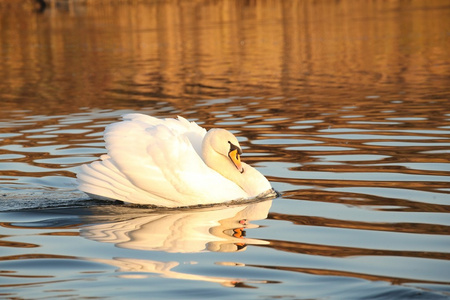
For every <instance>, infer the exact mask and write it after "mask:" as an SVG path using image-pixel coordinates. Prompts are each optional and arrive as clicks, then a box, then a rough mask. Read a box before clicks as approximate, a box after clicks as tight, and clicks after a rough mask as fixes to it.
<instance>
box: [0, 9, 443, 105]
mask: <svg viewBox="0 0 450 300" xmlns="http://www.w3.org/2000/svg"><path fill="white" fill-rule="evenodd" d="M73 3H74V6H73V7H69V8H67V10H65V9H56V8H53V9H48V10H46V11H44V12H43V13H42V14H37V13H34V12H33V11H31V10H27V9H15V10H14V9H3V10H2V11H1V12H0V14H1V15H0V19H1V21H0V22H1V27H2V29H1V30H0V53H1V56H2V59H1V60H0V79H1V80H0V82H1V83H0V89H1V90H2V98H3V99H4V100H3V102H4V103H3V104H2V106H5V105H6V106H7V107H8V108H9V109H8V110H12V109H30V108H32V109H33V110H36V111H45V112H46V113H48V112H49V111H53V112H54V113H56V112H57V111H67V110H68V109H70V108H72V109H73V108H79V107H83V106H88V107H97V106H99V105H100V104H101V103H104V102H105V101H110V100H109V99H114V100H116V101H115V102H114V107H115V108H120V107H122V106H124V105H125V103H124V101H126V102H128V101H142V100H155V101H161V100H163V101H166V102H169V103H172V105H174V106H175V107H178V108H180V107H185V106H189V105H191V104H192V101H193V100H197V99H201V98H219V97H224V96H225V97H229V96H230V95H232V96H247V95H251V96H266V95H271V96H275V95H278V96H284V97H296V99H305V100H307V99H310V98H313V99H321V100H336V99H339V101H340V102H341V103H342V102H343V101H344V102H347V101H348V102H353V101H354V100H355V98H359V99H360V98H361V96H362V97H364V96H373V95H377V96H380V95H386V94H389V95H396V96H397V97H401V98H402V99H416V98H422V97H433V98H441V97H445V96H446V95H448V90H447V89H446V87H447V86H448V85H449V84H450V81H449V78H448V74H449V71H450V67H449V64H448V49H449V47H450V42H449V38H448V29H449V26H450V22H449V20H448V9H447V7H446V6H445V5H446V1H445V0H434V1H427V2H426V4H425V3H424V2H423V1H407V2H405V1H373V2H370V3H366V2H364V1H361V2H357V3H353V2H352V3H350V2H347V1H314V2H311V1H206V2H203V3H199V2H192V1H181V2H180V1H144V2H136V3H134V4H130V5H125V4H117V5H110V4H108V2H104V1H103V2H99V3H97V4H94V3H88V4H83V3H82V2H73ZM424 83H426V86H425V87H424V86H423V84H424ZM355 90H356V91H357V92H358V93H356V94H355V92H354V91H355ZM39 101H45V102H46V103H47V104H48V106H46V107H42V106H41V105H39V104H38V103H39ZM376 101H377V100H376V98H372V99H370V100H368V101H367V103H370V102H376ZM5 102H6V103H5ZM296 102H298V101H296Z"/></svg>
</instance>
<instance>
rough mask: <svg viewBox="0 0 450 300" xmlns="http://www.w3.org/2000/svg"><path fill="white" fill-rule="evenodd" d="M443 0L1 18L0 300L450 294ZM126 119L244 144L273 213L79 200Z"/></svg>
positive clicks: (259, 205)
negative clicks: (225, 134)
mask: <svg viewBox="0 0 450 300" xmlns="http://www.w3.org/2000/svg"><path fill="white" fill-rule="evenodd" d="M449 12H450V8H449V6H448V4H447V2H446V1H438V0H436V1H426V3H425V2H424V1H408V2H404V1H372V2H361V3H351V4H350V3H347V2H345V1H344V2H333V1H315V2H308V1H258V2H253V1H250V2H248V1H247V2H245V1H209V2H208V1H207V2H204V3H203V2H202V3H200V2H192V1H166V2H159V1H155V2H153V1H136V2H133V1H130V2H128V3H122V2H114V1H111V2H109V1H100V2H96V3H94V2H92V3H89V4H83V3H81V2H77V1H68V2H57V5H55V6H49V7H48V8H47V9H45V10H44V11H43V12H41V13H39V12H36V11H35V8H34V7H29V6H27V5H24V4H17V3H15V2H11V3H9V2H8V1H4V2H3V4H1V6H0V190H1V191H0V192H1V193H0V247H1V248H0V278H1V279H0V295H2V297H5V298H7V299H8V298H24V299H41V298H45V299H48V298H52V297H66V298H69V299H71V298H73V299H75V298H77V299H78V298H83V297H86V298H88V297H101V298H111V299H122V298H125V297H127V298H133V299H139V298H142V299H148V298H149V297H152V298H156V299H159V298H167V299H190V298H191V299H199V298H223V299H229V298H231V297H239V298H240V299H273V298H285V299H364V298H366V299H373V298H388V299H389V298H395V299H402V298H403V299H410V298H419V299H445V298H448V297H450V272H449V271H448V270H450V262H449V260H450V253H449V250H450V238H449V232H450V230H449V229H450V217H449V212H450V90H449V86H450V76H449V75H450V63H449V54H448V49H449V48H450V39H449V34H450V21H449V18H448V15H449ZM129 112H141V113H145V114H150V115H153V116H157V117H175V116H176V115H182V116H184V117H186V118H188V119H189V120H191V121H196V122H197V123H199V124H200V125H202V126H204V127H205V128H207V129H209V128H213V127H223V128H227V129H229V130H231V131H232V132H233V133H235V134H236V135H237V136H238V139H239V141H240V143H241V145H242V146H243V150H244V155H243V160H244V161H245V162H247V163H250V164H252V165H253V166H255V167H256V168H258V169H259V170H260V171H261V172H262V173H263V174H264V175H266V176H267V178H268V179H269V180H270V181H271V183H272V185H273V187H274V188H275V189H276V190H277V191H279V192H280V193H281V197H279V198H277V199H272V200H267V201H261V202H252V203H244V204H242V203H241V204H232V205H227V206H222V207H210V208H196V209H192V210H185V209H183V210H180V211H177V210H175V211H174V210H155V209H152V208H146V207H137V206H133V205H126V204H121V203H109V202H101V201H94V200H91V199H89V198H88V197H87V196H86V195H85V194H83V193H82V192H79V191H77V189H76V182H75V175H74V173H75V172H76V171H77V169H78V168H79V166H80V165H81V164H83V163H89V162H91V161H94V160H96V159H97V158H98V157H99V156H100V155H101V154H103V153H105V150H104V142H103V139H102V132H103V130H104V127H105V126H106V125H107V124H110V123H112V122H115V121H118V120H119V119H120V116H121V115H123V114H125V113H129Z"/></svg>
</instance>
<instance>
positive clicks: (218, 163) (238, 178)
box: [202, 144, 244, 189]
mask: <svg viewBox="0 0 450 300" xmlns="http://www.w3.org/2000/svg"><path fill="white" fill-rule="evenodd" d="M202 156H203V161H204V162H205V164H206V165H207V166H208V167H210V168H211V169H213V170H214V171H216V172H218V173H219V174H220V175H222V176H223V177H225V178H227V179H229V180H231V181H233V182H234V183H236V184H237V185H238V186H240V187H241V188H242V189H244V187H243V185H242V180H243V176H242V174H241V173H240V172H239V171H238V169H237V168H236V167H235V165H234V164H233V162H232V161H231V160H230V159H229V158H228V157H227V156H224V155H222V154H220V153H218V152H216V151H214V149H213V148H211V147H209V146H208V145H205V144H204V145H203V147H202Z"/></svg>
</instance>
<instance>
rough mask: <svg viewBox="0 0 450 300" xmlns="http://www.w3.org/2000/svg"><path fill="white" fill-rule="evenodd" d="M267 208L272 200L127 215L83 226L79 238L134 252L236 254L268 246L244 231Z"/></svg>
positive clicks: (267, 209) (264, 212)
mask: <svg viewBox="0 0 450 300" xmlns="http://www.w3.org/2000/svg"><path fill="white" fill-rule="evenodd" d="M271 205H272V200H268V201H264V202H257V203H253V204H247V205H244V206H231V207H227V208H224V209H223V208H222V209H220V208H216V209H215V210H211V209H210V210H197V211H196V210H189V211H188V210H186V211H181V212H180V211H178V212H177V211H173V212H169V213H153V214H152V213H150V214H148V213H147V214H145V215H139V216H136V215H131V216H129V217H127V218H125V219H122V220H120V221H117V222H112V223H111V222H108V223H103V224H95V225H90V226H87V227H84V228H82V230H81V235H82V236H84V237H86V238H88V239H91V240H95V241H99V242H106V243H115V244H116V245H117V246H118V247H123V248H130V249H137V250H155V251H166V252H199V251H203V250H209V251H220V252H230V251H239V250H242V249H244V248H245V246H246V245H248V244H268V242H266V241H263V240H257V239H250V238H246V237H245V231H244V230H245V229H246V228H256V227H258V226H257V225H254V224H251V223H249V221H251V220H260V219H264V218H266V217H267V213H268V212H269V208H270V206H271ZM93 221H94V222H95V221H96V220H95V219H94V220H93Z"/></svg>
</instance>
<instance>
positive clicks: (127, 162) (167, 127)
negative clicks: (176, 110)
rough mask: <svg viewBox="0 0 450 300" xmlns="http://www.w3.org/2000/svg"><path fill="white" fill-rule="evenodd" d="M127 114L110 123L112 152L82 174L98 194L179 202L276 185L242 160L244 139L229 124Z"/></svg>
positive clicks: (84, 184) (220, 198)
mask: <svg viewBox="0 0 450 300" xmlns="http://www.w3.org/2000/svg"><path fill="white" fill-rule="evenodd" d="M123 119H124V120H123V121H122V122H118V123H114V124H111V125H109V126H107V127H106V129H105V133H104V139H105V142H106V150H107V153H108V154H105V155H102V156H101V160H100V161H95V162H93V163H91V164H89V165H83V166H81V170H80V172H79V173H78V174H77V178H78V183H79V186H78V188H79V189H80V190H82V191H84V192H86V193H88V194H89V195H91V196H92V197H93V198H97V199H112V200H121V201H125V202H130V203H137V204H151V205H156V206H165V207H179V206H190V205H198V204H210V203H222V202H227V201H231V200H236V199H247V198H254V197H257V196H259V195H261V194H264V193H266V192H269V191H272V187H271V186H270V183H269V181H268V180H267V179H266V178H265V177H264V176H263V175H262V174H261V173H259V172H258V171H257V170H256V169H254V168H252V167H251V166H249V165H247V164H245V163H241V161H240V156H239V155H240V154H241V147H240V145H239V142H238V141H237V139H236V137H235V136H234V135H233V134H231V133H230V132H229V131H227V130H224V129H211V130H209V131H208V132H206V130H205V129H203V128H201V127H200V126H198V125H197V124H195V123H194V122H189V121H187V120H186V119H184V118H181V117H178V119H163V120H162V119H157V118H154V117H150V116H147V115H142V114H128V115H125V116H124V117H123Z"/></svg>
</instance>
